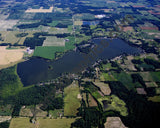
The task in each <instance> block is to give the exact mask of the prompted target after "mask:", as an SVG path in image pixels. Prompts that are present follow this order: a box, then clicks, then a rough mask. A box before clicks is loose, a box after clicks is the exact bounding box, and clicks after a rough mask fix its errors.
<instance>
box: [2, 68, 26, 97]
mask: <svg viewBox="0 0 160 128" xmlns="http://www.w3.org/2000/svg"><path fill="white" fill-rule="evenodd" d="M16 70H17V66H13V67H10V68H6V69H3V70H1V72H0V94H1V95H0V97H2V98H7V97H9V96H13V95H15V94H17V93H18V92H19V91H20V90H21V89H22V87H23V85H22V83H21V81H20V79H19V77H18V75H17V72H16Z"/></svg>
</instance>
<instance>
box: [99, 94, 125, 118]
mask: <svg viewBox="0 0 160 128" xmlns="http://www.w3.org/2000/svg"><path fill="white" fill-rule="evenodd" d="M98 101H99V102H100V104H101V105H102V106H103V108H104V110H105V111H109V110H114V111H118V112H120V114H121V115H122V116H127V115H128V111H127V108H126V104H125V102H124V101H123V100H121V99H119V98H118V97H117V96H115V95H111V96H105V97H102V98H99V99H98ZM102 101H106V103H105V105H104V104H103V103H102Z"/></svg>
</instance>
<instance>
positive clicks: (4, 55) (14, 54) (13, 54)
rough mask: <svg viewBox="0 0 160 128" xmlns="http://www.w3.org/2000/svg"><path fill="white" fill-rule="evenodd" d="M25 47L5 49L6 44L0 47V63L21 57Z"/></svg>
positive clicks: (6, 62) (13, 60)
mask: <svg viewBox="0 0 160 128" xmlns="http://www.w3.org/2000/svg"><path fill="white" fill-rule="evenodd" d="M25 51H26V49H11V50H7V49H6V46H1V47H0V53H1V57H0V65H7V64H10V63H13V62H16V61H19V60H21V59H22V58H23V55H24V52H25Z"/></svg>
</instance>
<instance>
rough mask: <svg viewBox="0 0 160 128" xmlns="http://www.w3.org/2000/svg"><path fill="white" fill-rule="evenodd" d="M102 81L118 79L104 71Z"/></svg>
mask: <svg viewBox="0 0 160 128" xmlns="http://www.w3.org/2000/svg"><path fill="white" fill-rule="evenodd" d="M100 80H101V81H117V80H116V79H115V78H114V77H113V76H112V75H111V74H108V73H102V74H101V76H100Z"/></svg>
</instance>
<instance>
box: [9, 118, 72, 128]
mask: <svg viewBox="0 0 160 128" xmlns="http://www.w3.org/2000/svg"><path fill="white" fill-rule="evenodd" d="M29 120H30V118H26V117H23V118H22V117H19V118H12V120H11V123H10V127H9V128H53V126H54V128H70V126H71V123H72V122H74V121H75V119H74V118H71V119H67V118H63V119H49V118H46V119H43V118H38V119H37V121H36V123H35V124H33V123H30V121H29Z"/></svg>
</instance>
